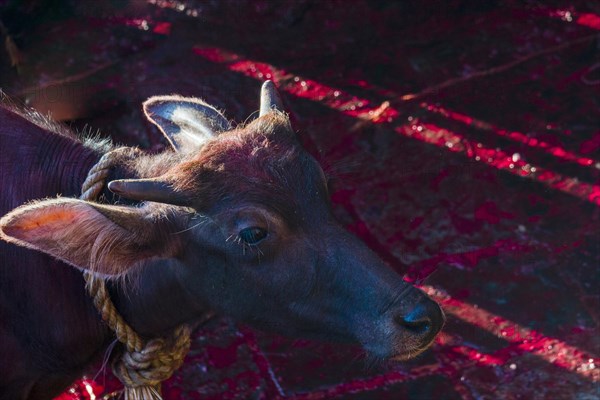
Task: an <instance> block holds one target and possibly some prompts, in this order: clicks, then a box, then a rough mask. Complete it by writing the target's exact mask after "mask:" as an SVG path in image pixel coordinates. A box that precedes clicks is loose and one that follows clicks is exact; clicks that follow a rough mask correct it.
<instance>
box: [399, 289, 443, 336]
mask: <svg viewBox="0 0 600 400" xmlns="http://www.w3.org/2000/svg"><path fill="white" fill-rule="evenodd" d="M444 322H445V317H444V313H443V312H442V309H441V308H440V306H439V305H438V304H437V303H436V302H434V301H433V300H431V299H429V298H425V299H423V300H421V301H420V302H419V303H417V305H415V306H414V307H413V308H412V309H411V310H410V311H409V312H408V314H405V315H403V316H402V317H400V318H398V319H397V323H398V324H399V325H400V326H401V327H402V328H404V329H405V330H407V331H409V332H412V333H413V334H415V335H419V336H422V335H427V336H430V335H431V336H435V335H436V334H437V333H438V332H439V331H440V330H441V329H442V326H443V325H444Z"/></svg>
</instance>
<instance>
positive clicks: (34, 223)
mask: <svg viewBox="0 0 600 400" xmlns="http://www.w3.org/2000/svg"><path fill="white" fill-rule="evenodd" d="M77 215H78V213H77V212H75V210H65V209H63V210H56V211H55V212H54V213H52V214H44V213H36V212H35V211H33V212H31V213H30V214H29V215H28V218H23V219H19V218H14V219H12V220H9V221H8V222H7V225H4V223H3V224H2V230H3V231H5V232H6V233H7V234H8V235H9V236H15V235H16V236H17V237H18V235H19V232H20V231H30V230H33V229H47V230H52V227H53V226H55V225H64V224H68V223H73V222H74V221H75V220H77Z"/></svg>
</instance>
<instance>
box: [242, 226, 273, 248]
mask: <svg viewBox="0 0 600 400" xmlns="http://www.w3.org/2000/svg"><path fill="white" fill-rule="evenodd" d="M238 235H239V237H240V239H241V240H242V241H243V242H244V243H246V244H258V243H259V242H260V241H261V240H263V239H264V238H266V237H267V231H266V230H264V229H263V228H259V227H258V226H252V227H250V228H246V229H242V230H241V231H240V233H239V234H238Z"/></svg>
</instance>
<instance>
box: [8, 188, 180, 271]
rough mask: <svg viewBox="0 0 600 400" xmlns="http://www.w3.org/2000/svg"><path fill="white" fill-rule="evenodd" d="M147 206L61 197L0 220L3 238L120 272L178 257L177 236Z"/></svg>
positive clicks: (82, 264)
mask: <svg viewBox="0 0 600 400" xmlns="http://www.w3.org/2000/svg"><path fill="white" fill-rule="evenodd" d="M165 220H166V218H159V217H158V216H156V215H152V214H151V213H149V212H148V211H144V209H143V208H134V207H123V206H113V205H100V204H95V203H90V202H86V201H83V200H77V199H69V198H59V199H50V200H42V201H38V202H36V203H32V204H28V205H24V206H21V207H18V208H16V209H14V210H13V211H11V212H10V213H8V214H7V215H5V216H4V217H3V218H2V219H0V237H1V238H2V239H4V240H6V241H8V242H11V243H15V244H17V245H20V246H25V247H28V248H31V249H35V250H39V251H42V252H44V253H47V254H49V255H51V256H53V257H56V258H58V259H60V260H62V261H64V262H66V263H69V264H71V265H73V266H75V267H77V268H81V269H87V270H91V271H93V272H96V273H99V274H102V275H107V276H119V275H122V274H125V273H126V272H127V271H128V270H129V269H130V268H132V267H135V266H136V265H137V264H139V263H140V261H144V260H147V259H150V258H165V257H173V256H174V255H175V254H176V252H177V248H178V242H176V241H177V235H170V234H169V233H162V234H161V233H160V232H164V231H165V229H161V227H162V228H164V226H159V225H161V224H165Z"/></svg>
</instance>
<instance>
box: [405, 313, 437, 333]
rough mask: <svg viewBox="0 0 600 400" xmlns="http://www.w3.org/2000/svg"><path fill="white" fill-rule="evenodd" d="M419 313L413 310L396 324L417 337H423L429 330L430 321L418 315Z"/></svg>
mask: <svg viewBox="0 0 600 400" xmlns="http://www.w3.org/2000/svg"><path fill="white" fill-rule="evenodd" d="M420 314H421V313H420V312H419V311H417V312H415V310H413V311H412V312H411V313H410V314H408V315H405V316H404V317H401V318H399V319H398V321H397V322H398V324H400V326H402V327H403V328H404V329H406V330H407V331H410V332H412V333H414V334H417V335H424V334H426V333H427V332H429V331H430V330H431V319H429V317H427V316H423V315H420Z"/></svg>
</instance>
